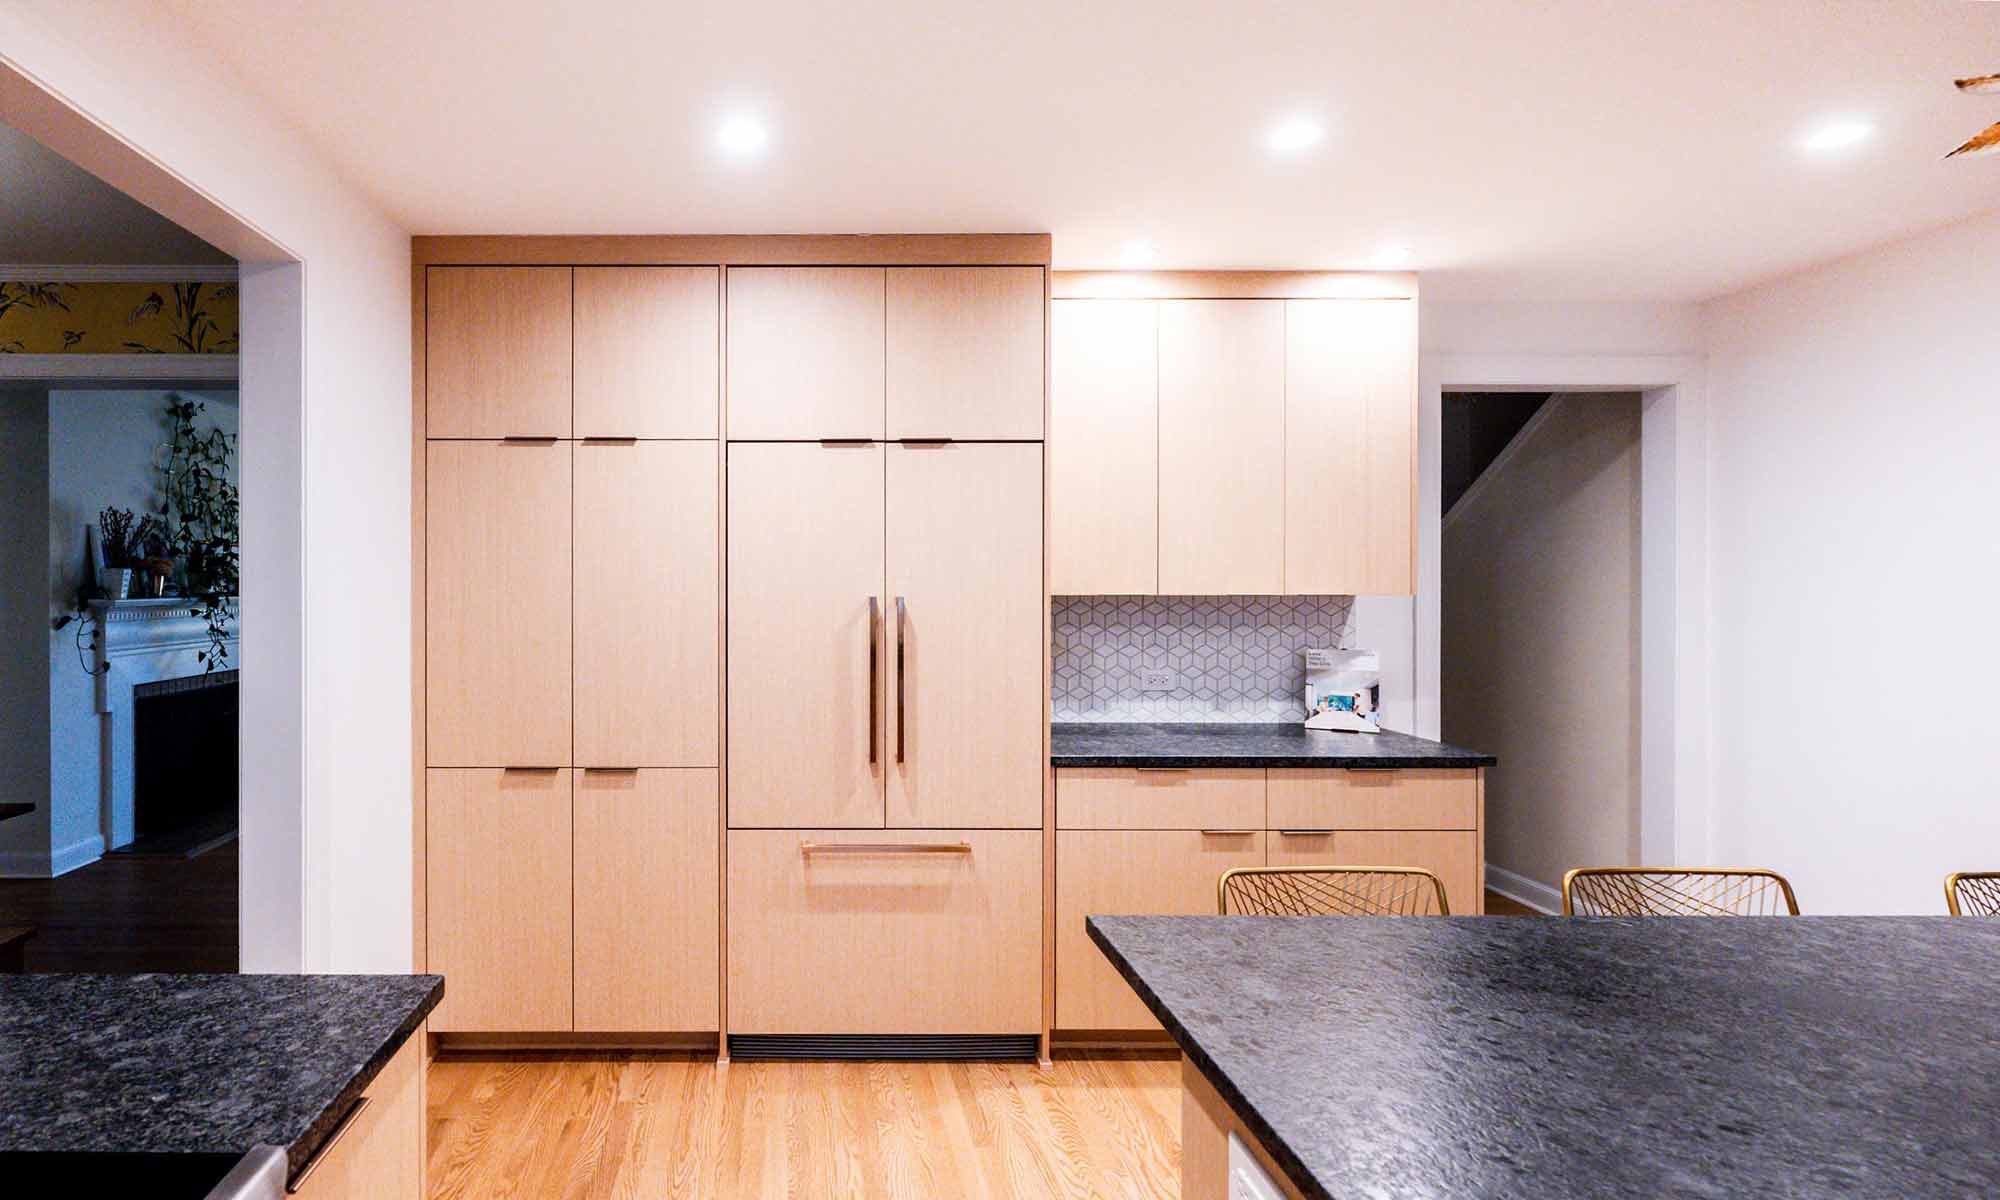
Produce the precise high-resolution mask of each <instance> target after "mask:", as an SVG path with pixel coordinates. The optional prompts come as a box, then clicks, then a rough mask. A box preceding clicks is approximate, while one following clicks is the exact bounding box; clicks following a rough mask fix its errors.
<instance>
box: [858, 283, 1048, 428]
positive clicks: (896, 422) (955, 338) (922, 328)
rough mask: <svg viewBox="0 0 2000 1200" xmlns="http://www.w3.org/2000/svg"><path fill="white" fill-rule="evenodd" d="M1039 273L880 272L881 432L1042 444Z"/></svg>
mask: <svg viewBox="0 0 2000 1200" xmlns="http://www.w3.org/2000/svg"><path fill="white" fill-rule="evenodd" d="M1045 292H1046V285H1045V283H1044V280H1043V274H1042V269H1041V268H1040V267H895V268H891V269H890V271H889V297H888V324H889V328H888V335H889V336H888V373H889V386H888V410H889V419H888V431H889V432H888V436H889V437H891V438H956V439H958V440H960V441H1040V440H1041V438H1042V390H1043V389H1042V381H1043V351H1042V348H1043V344H1044V341H1045V337H1044V331H1043V328H1042V309H1043V305H1044V302H1045Z"/></svg>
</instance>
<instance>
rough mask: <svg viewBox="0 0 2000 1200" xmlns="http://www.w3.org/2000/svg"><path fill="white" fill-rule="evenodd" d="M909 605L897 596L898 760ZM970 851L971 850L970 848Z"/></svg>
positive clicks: (906, 681) (903, 727) (899, 757)
mask: <svg viewBox="0 0 2000 1200" xmlns="http://www.w3.org/2000/svg"><path fill="white" fill-rule="evenodd" d="M909 615H910V614H909V606H908V605H906V604H904V603H903V598H902V597H901V596H898V597H896V761H897V762H902V761H903V731H904V730H906V729H908V728H909V727H910V723H909V721H907V720H905V719H904V717H903V693H904V692H905V691H907V690H908V688H909V672H908V671H906V670H905V669H904V667H903V642H904V640H905V633H906V626H907V625H908V624H909ZM968 853H970V851H969V850H968Z"/></svg>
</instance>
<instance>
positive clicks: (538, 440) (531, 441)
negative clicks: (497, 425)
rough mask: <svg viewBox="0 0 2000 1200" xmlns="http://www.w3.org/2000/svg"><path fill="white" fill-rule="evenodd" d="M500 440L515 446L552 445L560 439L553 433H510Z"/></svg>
mask: <svg viewBox="0 0 2000 1200" xmlns="http://www.w3.org/2000/svg"><path fill="white" fill-rule="evenodd" d="M500 440H501V441H503V442H512V443H514V444H515V445H517V446H553V445H555V444H556V443H557V442H558V441H561V440H562V439H560V438H558V437H556V435H555V434H553V433H510V434H508V435H507V436H505V437H503V438H501V439H500Z"/></svg>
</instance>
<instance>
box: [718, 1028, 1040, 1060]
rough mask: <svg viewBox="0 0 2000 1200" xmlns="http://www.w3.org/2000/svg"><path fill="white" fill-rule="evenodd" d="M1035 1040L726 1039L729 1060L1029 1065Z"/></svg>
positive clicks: (920, 1036) (924, 1036)
mask: <svg viewBox="0 0 2000 1200" xmlns="http://www.w3.org/2000/svg"><path fill="white" fill-rule="evenodd" d="M1039 1042H1040V1040H1039V1039H1038V1038H1036V1037H1035V1035H1034V1034H1032V1033H1026V1034H964V1035H961V1034H953V1033H911V1034H862V1033H821V1034H777V1033H735V1034H731V1035H729V1056H730V1057H731V1058H744V1059H757V1058H828V1059H892V1060H907V1059H918V1060H921V1059H938V1060H952V1059H957V1060H966V1059H1033V1058H1034V1057H1035V1052H1036V1051H1037V1050H1038V1049H1040V1044H1039Z"/></svg>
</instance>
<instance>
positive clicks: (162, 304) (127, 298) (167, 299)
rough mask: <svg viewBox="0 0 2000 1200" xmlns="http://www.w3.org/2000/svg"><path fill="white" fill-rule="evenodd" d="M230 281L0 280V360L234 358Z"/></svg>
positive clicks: (233, 290)
mask: <svg viewBox="0 0 2000 1200" xmlns="http://www.w3.org/2000/svg"><path fill="white" fill-rule="evenodd" d="M236 333H237V308H236V285H235V284H234V283H105V282H94V281H93V282H80V283H37V282H33V281H30V280H12V279H0V354H234V353H236Z"/></svg>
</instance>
